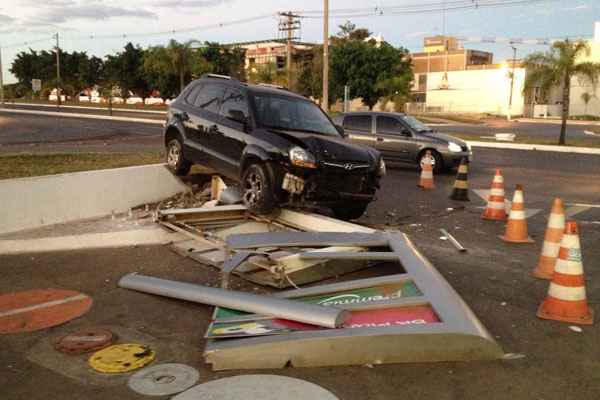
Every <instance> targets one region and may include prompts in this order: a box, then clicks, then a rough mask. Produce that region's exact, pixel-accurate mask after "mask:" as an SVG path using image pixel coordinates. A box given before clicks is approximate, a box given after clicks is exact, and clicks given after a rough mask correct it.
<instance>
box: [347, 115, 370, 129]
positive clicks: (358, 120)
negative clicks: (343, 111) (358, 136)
mask: <svg viewBox="0 0 600 400" xmlns="http://www.w3.org/2000/svg"><path fill="white" fill-rule="evenodd" d="M343 126H344V129H349V130H352V131H360V132H367V133H371V116H370V115H349V116H347V117H344V125H343Z"/></svg>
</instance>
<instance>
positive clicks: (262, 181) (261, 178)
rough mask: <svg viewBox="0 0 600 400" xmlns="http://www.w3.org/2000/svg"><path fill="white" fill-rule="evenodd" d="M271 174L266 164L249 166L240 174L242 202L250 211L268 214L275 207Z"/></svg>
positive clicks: (275, 201)
mask: <svg viewBox="0 0 600 400" xmlns="http://www.w3.org/2000/svg"><path fill="white" fill-rule="evenodd" d="M275 191H276V189H275V187H274V184H273V174H272V173H271V171H270V170H269V165H268V164H263V163H261V164H258V163H256V164H250V165H249V166H248V167H247V168H246V170H245V171H244V173H243V174H242V200H243V201H244V205H245V206H246V207H248V209H249V210H250V211H254V212H256V213H259V214H268V213H270V212H271V211H273V209H274V208H275V207H276V206H277V199H276V196H275Z"/></svg>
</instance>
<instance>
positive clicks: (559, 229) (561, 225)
mask: <svg viewBox="0 0 600 400" xmlns="http://www.w3.org/2000/svg"><path fill="white" fill-rule="evenodd" d="M564 230H565V212H564V210H563V203H562V200H561V199H559V198H558V197H557V198H555V199H554V204H552V211H551V212H550V217H549V218H548V226H547V227H546V235H545V236H544V245H543V246H542V254H541V255H540V260H539V262H538V265H537V267H536V268H535V269H534V270H533V276H535V277H537V278H541V279H552V274H554V265H555V264H556V258H557V257H558V250H559V249H560V241H561V239H562V237H563V232H564Z"/></svg>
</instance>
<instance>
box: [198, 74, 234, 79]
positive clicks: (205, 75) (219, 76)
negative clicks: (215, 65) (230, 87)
mask: <svg viewBox="0 0 600 400" xmlns="http://www.w3.org/2000/svg"><path fill="white" fill-rule="evenodd" d="M203 77H207V78H219V79H229V80H231V77H230V76H229V75H219V74H204V75H203Z"/></svg>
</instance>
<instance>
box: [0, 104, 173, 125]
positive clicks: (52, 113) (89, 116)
mask: <svg viewBox="0 0 600 400" xmlns="http://www.w3.org/2000/svg"><path fill="white" fill-rule="evenodd" d="M0 112H5V113H13V114H29V115H44V116H52V117H59V118H60V117H65V118H84V119H102V120H109V121H122V122H141V123H144V124H155V125H164V123H165V122H164V121H163V120H158V119H146V118H128V117H110V116H108V115H93V114H76V113H62V112H61V113H57V112H56V111H33V110H15V109H10V108H2V107H0Z"/></svg>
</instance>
